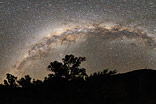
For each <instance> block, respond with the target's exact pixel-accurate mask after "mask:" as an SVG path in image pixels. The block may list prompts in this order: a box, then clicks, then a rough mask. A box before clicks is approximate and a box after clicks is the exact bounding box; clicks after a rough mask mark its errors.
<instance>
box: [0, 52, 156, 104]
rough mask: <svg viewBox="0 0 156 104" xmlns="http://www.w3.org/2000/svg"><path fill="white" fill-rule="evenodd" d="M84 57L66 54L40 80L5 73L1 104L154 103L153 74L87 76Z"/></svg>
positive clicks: (155, 86) (0, 87)
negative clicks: (83, 65) (83, 66)
mask: <svg viewBox="0 0 156 104" xmlns="http://www.w3.org/2000/svg"><path fill="white" fill-rule="evenodd" d="M85 60H86V58H85V57H74V56H73V55H66V56H65V58H63V59H62V62H58V61H54V62H51V63H50V65H49V66H48V70H49V71H51V72H52V74H49V75H48V77H45V79H44V80H43V81H41V80H34V79H32V78H31V77H30V76H29V75H26V76H24V77H23V78H21V79H17V77H15V76H13V75H11V74H7V75H6V79H5V80H4V83H3V84H1V85H0V103H1V104H156V71H155V70H150V69H142V70H136V71H132V72H128V73H125V74H117V73H116V71H115V70H114V71H109V70H103V71H102V72H96V73H93V74H91V75H87V73H86V70H85V69H84V68H81V67H80V64H81V63H82V62H83V61H85Z"/></svg>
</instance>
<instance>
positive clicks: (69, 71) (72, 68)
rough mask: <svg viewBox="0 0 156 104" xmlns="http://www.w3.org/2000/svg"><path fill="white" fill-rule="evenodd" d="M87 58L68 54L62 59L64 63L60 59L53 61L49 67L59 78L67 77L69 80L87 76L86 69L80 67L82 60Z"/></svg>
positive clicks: (54, 75)
mask: <svg viewBox="0 0 156 104" xmlns="http://www.w3.org/2000/svg"><path fill="white" fill-rule="evenodd" d="M85 60H86V58H85V57H74V56H73V55H66V56H65V58H63V59H62V61H63V62H62V63H61V62H58V61H54V62H51V63H50V65H49V66H48V69H49V70H50V71H52V72H53V73H54V74H53V75H52V76H53V77H57V78H65V79H68V80H71V79H75V78H85V77H86V76H87V74H86V69H84V68H80V64H81V62H83V61H85Z"/></svg>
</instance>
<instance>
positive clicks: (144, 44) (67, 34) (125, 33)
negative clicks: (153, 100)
mask: <svg viewBox="0 0 156 104" xmlns="http://www.w3.org/2000/svg"><path fill="white" fill-rule="evenodd" d="M155 48H156V41H155V38H154V36H152V35H151V34H148V33H147V32H144V30H141V29H138V28H132V27H124V26H120V25H113V26H106V25H97V24H93V25H86V26H73V27H70V28H68V27H67V28H63V29H62V30H61V31H56V32H53V33H51V34H48V35H46V36H45V37H43V39H41V40H40V41H39V42H37V43H36V44H33V45H32V46H31V47H30V49H29V50H28V52H27V53H26V54H25V55H24V56H23V58H22V59H21V60H19V62H17V64H16V65H15V66H14V68H13V69H12V70H11V73H13V74H15V75H17V76H23V75H25V74H30V75H31V76H32V77H35V78H43V77H44V76H45V75H47V73H49V72H48V71H47V70H46V66H47V65H48V64H49V63H50V62H51V61H53V60H60V59H61V58H62V57H64V56H65V55H66V54H74V55H76V56H85V57H87V61H86V62H85V63H84V64H83V66H84V67H86V68H87V72H88V73H92V72H94V71H100V70H102V69H105V68H109V69H117V70H118V71H119V72H125V71H129V70H132V69H137V68H146V67H150V68H155V67H156V66H155V65H154V64H153V63H154V62H155V59H154V57H155V56H156V55H155Z"/></svg>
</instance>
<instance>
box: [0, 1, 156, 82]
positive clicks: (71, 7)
mask: <svg viewBox="0 0 156 104" xmlns="http://www.w3.org/2000/svg"><path fill="white" fill-rule="evenodd" d="M155 33H156V0H0V78H1V79H2V78H4V76H5V74H6V73H12V74H14V75H16V76H19V77H20V76H24V75H25V74H29V75H30V76H32V77H33V78H39V79H42V78H43V77H44V76H46V75H47V74H48V73H49V71H47V66H48V64H49V63H50V62H51V61H54V60H59V61H61V59H62V58H63V57H64V56H65V55H66V54H73V55H75V56H85V57H86V58H87V61H86V62H84V63H83V64H82V66H83V67H85V68H86V69H87V72H88V73H93V72H95V71H102V70H103V69H107V68H108V69H111V70H112V69H116V70H117V71H118V72H127V71H130V70H135V69H141V68H153V69H156V35H155Z"/></svg>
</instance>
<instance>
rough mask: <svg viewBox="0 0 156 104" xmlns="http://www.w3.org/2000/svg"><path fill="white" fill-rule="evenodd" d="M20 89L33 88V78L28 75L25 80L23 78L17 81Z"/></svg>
mask: <svg viewBox="0 0 156 104" xmlns="http://www.w3.org/2000/svg"><path fill="white" fill-rule="evenodd" d="M17 82H18V84H19V86H20V87H23V88H29V87H32V82H31V77H30V76H29V75H26V76H25V77H24V78H21V79H20V80H18V81H17Z"/></svg>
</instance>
